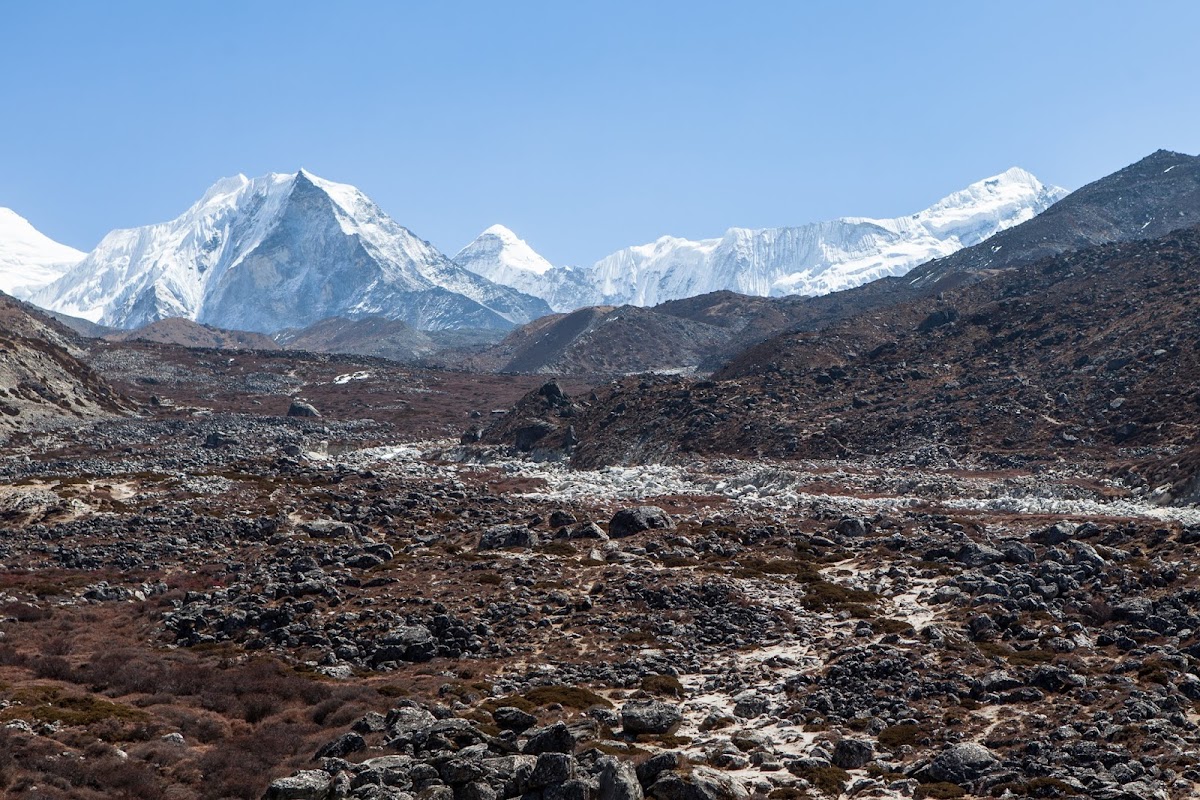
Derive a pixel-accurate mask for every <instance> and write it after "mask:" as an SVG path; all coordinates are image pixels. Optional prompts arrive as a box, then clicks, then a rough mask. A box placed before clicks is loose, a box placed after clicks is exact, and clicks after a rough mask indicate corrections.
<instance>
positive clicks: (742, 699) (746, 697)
mask: <svg viewBox="0 0 1200 800" xmlns="http://www.w3.org/2000/svg"><path fill="white" fill-rule="evenodd" d="M770 707H771V704H770V702H769V701H768V700H767V698H766V697H764V696H763V695H761V694H759V693H758V692H755V691H753V690H749V689H748V690H746V691H744V692H741V693H739V694H737V695H736V696H735V697H734V698H733V715H734V716H735V717H741V718H742V719H753V718H755V717H761V716H762V715H763V714H765V713H767V709H768V708H770Z"/></svg>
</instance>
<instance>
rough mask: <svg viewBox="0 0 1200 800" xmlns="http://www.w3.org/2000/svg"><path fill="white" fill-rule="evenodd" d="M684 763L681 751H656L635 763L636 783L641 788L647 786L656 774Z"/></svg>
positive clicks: (677, 767) (653, 780) (654, 779)
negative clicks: (639, 762)
mask: <svg viewBox="0 0 1200 800" xmlns="http://www.w3.org/2000/svg"><path fill="white" fill-rule="evenodd" d="M683 765H684V757H683V754H681V753H675V752H670V751H668V752H666V753H657V754H655V755H652V756H650V757H649V758H648V759H646V760H645V761H643V762H642V763H641V764H638V765H637V778H638V783H640V784H641V785H642V788H643V789H646V788H649V787H650V785H651V784H653V783H654V782H655V781H656V780H658V776H659V775H661V774H662V773H664V772H666V771H668V770H674V769H679V768H680V767H682V766H683Z"/></svg>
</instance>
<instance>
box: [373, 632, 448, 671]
mask: <svg viewBox="0 0 1200 800" xmlns="http://www.w3.org/2000/svg"><path fill="white" fill-rule="evenodd" d="M436 655H437V642H436V641H435V640H434V638H433V633H432V632H430V630H429V628H426V627H425V626H424V625H401V626H398V627H395V628H392V629H391V630H390V631H388V632H387V633H386V634H384V636H383V637H382V638H381V639H380V640H379V646H378V649H376V651H375V656H374V658H375V661H376V663H382V662H384V661H409V662H414V663H417V662H422V661H429V660H430V659H431V658H433V657H434V656H436Z"/></svg>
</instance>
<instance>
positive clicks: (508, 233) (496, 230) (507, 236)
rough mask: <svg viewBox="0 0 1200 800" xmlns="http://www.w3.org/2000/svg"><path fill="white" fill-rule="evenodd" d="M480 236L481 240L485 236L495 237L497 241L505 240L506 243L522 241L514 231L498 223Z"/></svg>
mask: <svg viewBox="0 0 1200 800" xmlns="http://www.w3.org/2000/svg"><path fill="white" fill-rule="evenodd" d="M479 236H480V238H482V237H484V236H495V237H496V238H497V239H503V240H504V241H506V242H519V241H521V237H520V236H517V235H516V234H515V233H513V232H512V230H511V229H510V228H507V227H505V226H503V225H501V224H500V223H496V224H495V225H492V226H491V227H489V228H488V229H487V230H485V231H484V232H483V233H481V234H479Z"/></svg>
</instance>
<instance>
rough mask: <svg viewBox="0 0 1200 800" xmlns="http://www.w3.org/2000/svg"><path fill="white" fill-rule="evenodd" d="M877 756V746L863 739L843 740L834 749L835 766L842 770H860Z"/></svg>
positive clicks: (833, 759)
mask: <svg viewBox="0 0 1200 800" xmlns="http://www.w3.org/2000/svg"><path fill="white" fill-rule="evenodd" d="M874 756H875V746H874V745H873V744H871V743H870V742H868V741H865V740H863V739H842V740H841V741H839V742H838V743H837V744H836V745H834V748H833V758H832V759H830V760H831V761H833V764H834V766H836V767H841V768H842V769H858V768H859V767H863V766H866V764H867V763H868V762H869V761H870V760H871V759H872V758H873V757H874Z"/></svg>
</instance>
